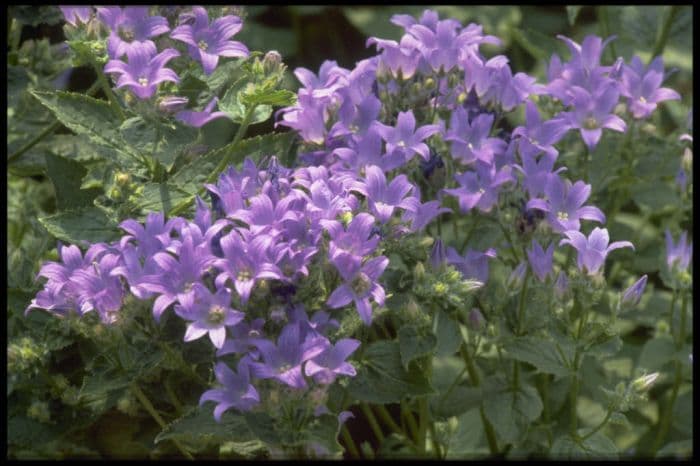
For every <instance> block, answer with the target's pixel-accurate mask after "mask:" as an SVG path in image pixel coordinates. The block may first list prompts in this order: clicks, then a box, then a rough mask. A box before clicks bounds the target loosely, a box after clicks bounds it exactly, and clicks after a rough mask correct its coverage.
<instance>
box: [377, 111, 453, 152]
mask: <svg viewBox="0 0 700 466" xmlns="http://www.w3.org/2000/svg"><path fill="white" fill-rule="evenodd" d="M375 127H376V128H377V132H378V133H379V135H380V136H381V137H382V139H384V140H385V141H386V151H387V152H388V153H392V152H394V151H399V152H401V153H402V155H403V156H404V157H405V159H406V161H409V160H410V159H411V158H413V156H414V155H415V154H419V155H420V156H421V157H423V159H424V160H428V159H429V158H430V149H428V146H427V145H426V144H425V143H424V142H422V141H423V140H424V139H427V138H429V137H430V136H432V135H433V134H435V133H437V132H439V131H440V126H439V125H425V126H421V127H420V128H417V129H416V118H415V117H414V116H413V111H412V110H409V111H408V112H399V116H398V118H397V121H396V127H395V128H392V127H391V126H387V125H385V124H382V123H376V126H375Z"/></svg>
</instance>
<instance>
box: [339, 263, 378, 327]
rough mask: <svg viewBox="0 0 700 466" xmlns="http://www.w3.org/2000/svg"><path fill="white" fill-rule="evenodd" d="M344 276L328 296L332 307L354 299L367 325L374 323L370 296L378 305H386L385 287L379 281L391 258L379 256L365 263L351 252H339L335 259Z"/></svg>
mask: <svg viewBox="0 0 700 466" xmlns="http://www.w3.org/2000/svg"><path fill="white" fill-rule="evenodd" d="M333 263H334V265H335V266H336V268H337V269H338V272H340V276H341V277H342V278H343V284H342V285H340V286H339V287H338V288H336V289H335V290H334V291H333V293H331V295H330V297H329V298H328V302H327V304H328V306H330V307H331V308H332V309H335V308H339V307H343V306H345V305H347V304H350V302H352V301H354V302H355V306H356V308H357V312H358V314H360V317H361V318H362V321H363V322H364V323H365V324H366V325H370V324H371V323H372V305H371V304H370V302H369V298H370V296H371V297H372V298H373V299H374V302H376V303H377V305H379V306H382V305H384V298H385V296H386V295H385V292H384V288H382V286H381V285H380V284H379V283H378V282H377V280H378V279H379V276H380V275H381V274H382V273H384V269H386V266H387V265H389V259H388V258H386V257H384V256H379V257H375V258H372V259H370V260H368V261H367V262H366V263H365V264H364V265H362V266H360V263H359V262H358V261H357V260H355V258H353V257H352V256H350V255H349V254H339V255H338V256H336V258H335V260H334V261H333Z"/></svg>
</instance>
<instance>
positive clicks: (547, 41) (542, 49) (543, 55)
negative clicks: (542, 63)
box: [511, 28, 566, 60]
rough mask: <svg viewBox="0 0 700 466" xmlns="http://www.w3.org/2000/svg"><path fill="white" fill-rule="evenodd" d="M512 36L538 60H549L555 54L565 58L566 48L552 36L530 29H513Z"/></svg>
mask: <svg viewBox="0 0 700 466" xmlns="http://www.w3.org/2000/svg"><path fill="white" fill-rule="evenodd" d="M511 34H512V35H513V38H514V39H515V40H516V41H517V42H518V44H520V46H521V47H522V48H524V49H525V50H526V51H527V52H528V53H529V54H530V55H532V56H533V57H534V58H536V59H537V60H549V59H550V58H551V56H552V53H555V52H556V53H557V54H559V56H562V55H564V56H565V51H566V48H565V46H564V44H563V42H561V41H559V40H556V39H555V38H554V37H552V36H548V35H546V34H543V33H541V32H539V31H536V30H534V29H529V28H528V29H525V30H522V29H519V28H513V30H512V31H511Z"/></svg>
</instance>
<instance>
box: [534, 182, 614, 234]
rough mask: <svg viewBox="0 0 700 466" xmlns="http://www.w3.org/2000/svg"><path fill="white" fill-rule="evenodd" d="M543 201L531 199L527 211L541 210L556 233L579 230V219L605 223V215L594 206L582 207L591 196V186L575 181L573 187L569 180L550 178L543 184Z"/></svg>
mask: <svg viewBox="0 0 700 466" xmlns="http://www.w3.org/2000/svg"><path fill="white" fill-rule="evenodd" d="M544 193H545V196H546V197H547V200H544V199H531V200H530V201H529V202H528V203H527V205H526V208H527V209H537V210H542V211H544V212H546V213H547V220H548V221H549V224H550V225H551V226H552V229H553V230H554V231H556V232H557V233H564V232H565V231H567V230H577V231H578V230H580V229H581V222H580V221H579V220H580V219H582V218H583V219H586V220H595V221H596V222H600V223H605V214H603V212H601V210H600V209H599V208H597V207H594V206H583V204H584V203H585V202H586V200H587V199H588V197H589V196H590V195H591V185H589V184H586V183H584V182H583V181H577V182H576V183H574V184H573V185H572V184H571V181H569V180H562V179H561V178H559V177H558V176H550V177H549V179H548V180H547V183H546V184H545V188H544Z"/></svg>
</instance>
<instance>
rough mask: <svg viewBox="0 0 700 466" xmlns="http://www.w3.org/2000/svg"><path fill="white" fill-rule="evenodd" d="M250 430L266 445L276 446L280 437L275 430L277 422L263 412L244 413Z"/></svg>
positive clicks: (280, 439)
mask: <svg viewBox="0 0 700 466" xmlns="http://www.w3.org/2000/svg"><path fill="white" fill-rule="evenodd" d="M244 417H245V420H246V422H247V423H248V428H249V429H250V432H251V433H252V434H253V435H255V436H256V437H258V438H259V439H260V440H262V441H263V442H265V443H266V444H268V445H272V446H278V445H280V444H281V442H282V437H281V436H280V433H279V432H278V430H277V423H276V422H275V419H273V418H272V417H271V416H270V415H269V414H267V413H263V412H247V413H244Z"/></svg>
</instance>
